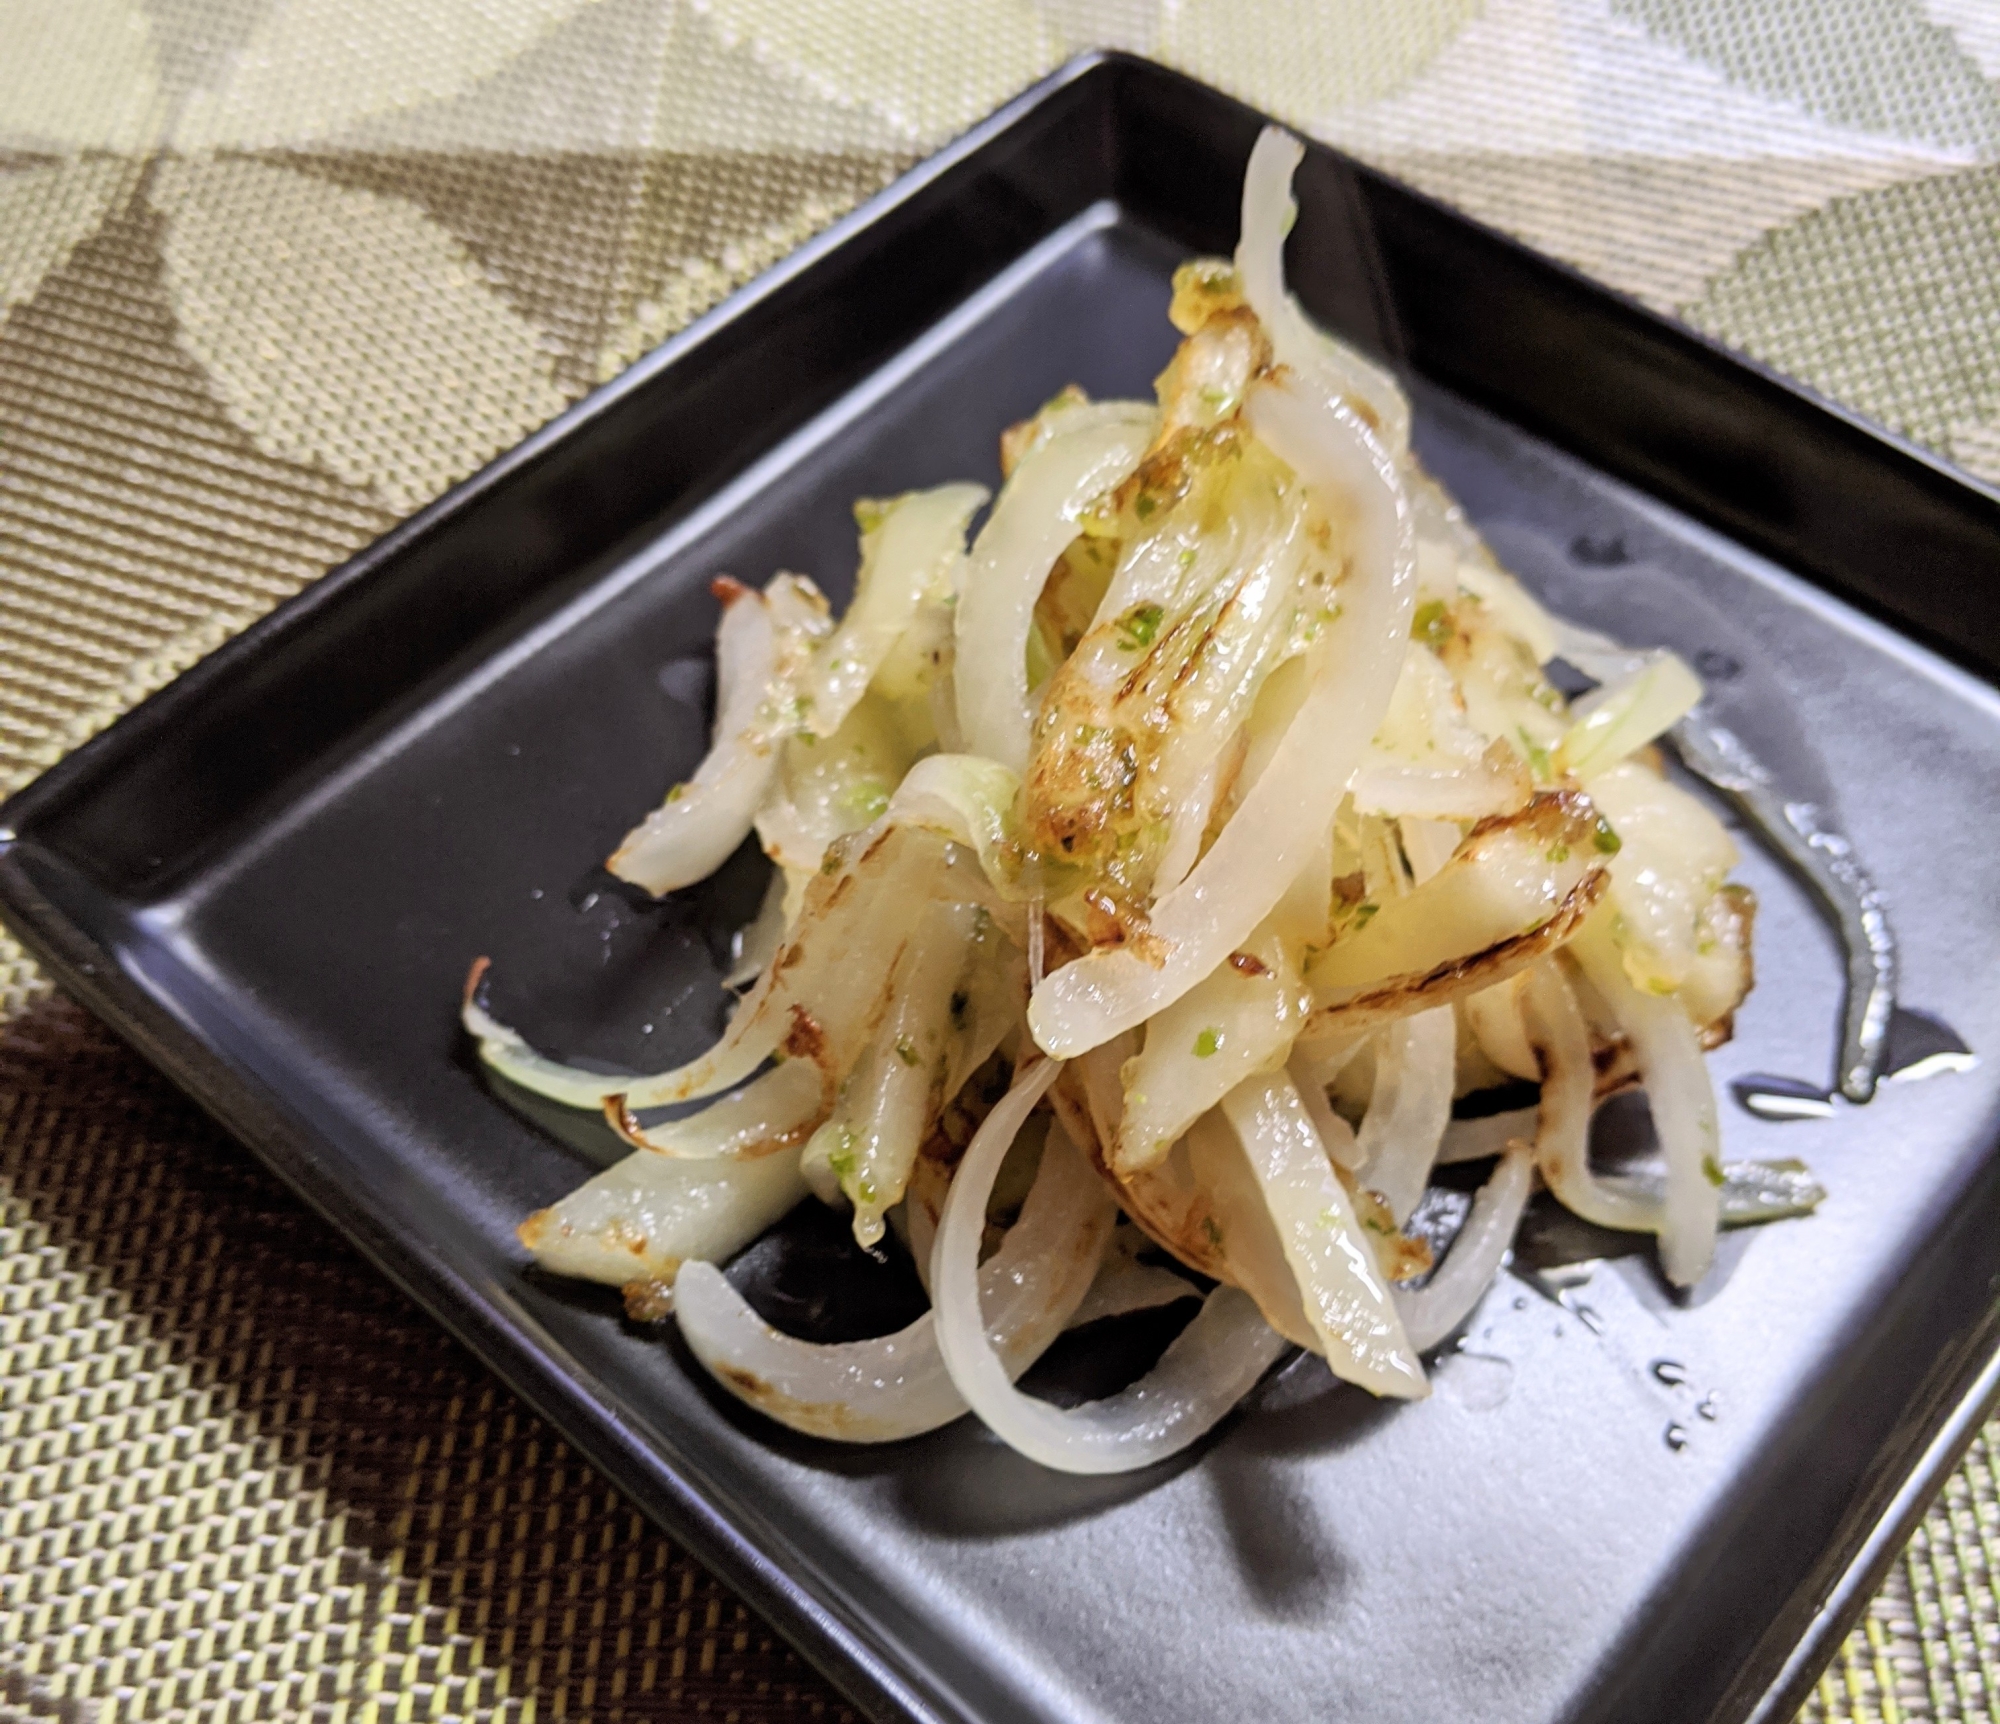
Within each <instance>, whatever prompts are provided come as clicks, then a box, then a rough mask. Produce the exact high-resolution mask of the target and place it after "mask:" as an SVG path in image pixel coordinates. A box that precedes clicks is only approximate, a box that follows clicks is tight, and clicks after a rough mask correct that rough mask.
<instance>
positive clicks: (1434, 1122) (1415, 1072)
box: [1355, 1006, 1458, 1227]
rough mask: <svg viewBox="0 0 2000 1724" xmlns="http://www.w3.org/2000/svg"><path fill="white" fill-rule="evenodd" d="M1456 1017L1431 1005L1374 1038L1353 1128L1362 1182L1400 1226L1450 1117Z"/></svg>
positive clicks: (1419, 1193) (1414, 1204) (1424, 1180)
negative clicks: (1371, 1085)
mask: <svg viewBox="0 0 2000 1724" xmlns="http://www.w3.org/2000/svg"><path fill="white" fill-rule="evenodd" d="M1457 1053H1458V1024H1457V1021H1456V1019H1455V1018H1454V1017H1453V1015H1452V1010H1451V1008H1450V1007H1449V1006H1434V1007H1432V1008H1431V1009H1430V1010H1429V1011H1423V1012H1418V1013H1416V1014H1415V1015H1414V1016H1413V1017H1409V1018H1405V1019H1404V1020H1402V1021H1401V1022H1400V1023H1394V1024H1388V1025H1385V1026H1384V1027H1383V1028H1382V1029H1381V1030H1380V1031H1378V1032H1377V1033H1376V1037H1375V1091H1374V1094H1373V1096H1372V1097H1371V1098H1370V1100H1369V1103H1368V1112H1367V1113H1366V1115H1364V1116H1363V1118H1362V1121H1361V1129H1360V1131H1359V1132H1357V1133H1356V1134H1355V1136H1356V1147H1357V1150H1358V1152H1359V1158H1360V1159H1359V1163H1358V1165H1357V1167H1356V1169H1355V1173H1356V1176H1357V1177H1358V1178H1359V1179H1360V1181H1361V1183H1362V1184H1363V1185H1365V1186H1367V1187H1368V1188H1369V1189H1370V1190H1371V1191H1374V1192H1375V1193H1376V1194H1377V1195H1379V1196H1380V1197H1381V1199H1382V1201H1383V1202H1384V1203H1386V1204H1387V1205H1388V1206H1389V1212H1390V1214H1392V1215H1393V1216H1395V1218H1396V1225H1397V1226H1398V1227H1400V1226H1402V1225H1403V1223H1405V1222H1406V1221H1408V1220H1409V1219H1410V1216H1411V1215H1412V1214H1413V1213H1414V1212H1415V1210H1416V1207H1417V1203H1418V1200H1419V1199H1421V1198H1422V1196H1423V1195H1424V1187H1425V1186H1426V1185H1427V1184H1428V1183H1429V1182H1430V1174H1431V1168H1432V1166H1433V1165H1434V1164H1435V1163H1436V1161H1437V1154H1438V1145H1439V1144H1440V1143H1441V1142H1442V1141H1443V1139H1444V1132H1445V1127H1446V1126H1447V1125H1449V1124H1450V1123H1451V1092H1452V1085H1453V1083H1454V1081H1455V1079H1456V1077H1457V1070H1458V1068H1457Z"/></svg>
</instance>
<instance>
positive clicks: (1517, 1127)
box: [1436, 1107, 1540, 1167]
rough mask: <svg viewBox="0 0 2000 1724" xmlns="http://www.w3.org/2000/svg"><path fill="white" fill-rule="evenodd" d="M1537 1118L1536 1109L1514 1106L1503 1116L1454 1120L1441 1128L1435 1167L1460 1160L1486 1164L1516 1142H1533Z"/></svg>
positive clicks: (1491, 1114)
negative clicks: (1442, 1139)
mask: <svg viewBox="0 0 2000 1724" xmlns="http://www.w3.org/2000/svg"><path fill="white" fill-rule="evenodd" d="M1539 1118H1540V1111H1539V1109H1536V1108H1532V1107H1516V1108H1509V1109H1508V1110H1507V1111H1506V1112H1505V1113H1488V1114H1481V1115H1480V1116H1479V1118H1477V1119H1455V1120H1453V1121H1452V1122H1451V1124H1450V1125H1448V1126H1446V1127H1445V1128H1444V1141H1443V1142H1442V1143H1440V1144H1439V1145H1438V1158H1437V1162H1436V1165H1437V1166H1439V1167H1450V1166H1452V1165H1453V1164H1455V1163H1457V1162H1461V1161H1486V1160H1489V1159H1491V1158H1492V1157H1493V1156H1496V1155H1499V1154H1501V1153H1503V1152H1504V1151H1505V1150H1506V1148H1507V1146H1508V1145H1509V1144H1510V1143H1513V1142H1514V1141H1515V1140H1516V1139H1519V1140H1520V1141H1521V1142H1523V1143H1533V1142H1534V1140H1535V1125H1536V1122H1537V1120H1538V1119H1539Z"/></svg>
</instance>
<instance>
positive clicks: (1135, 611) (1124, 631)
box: [1118, 605, 1167, 652]
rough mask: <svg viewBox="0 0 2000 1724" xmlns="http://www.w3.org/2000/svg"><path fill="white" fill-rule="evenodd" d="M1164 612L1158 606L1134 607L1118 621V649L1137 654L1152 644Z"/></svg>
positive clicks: (1164, 614) (1158, 630)
mask: <svg viewBox="0 0 2000 1724" xmlns="http://www.w3.org/2000/svg"><path fill="white" fill-rule="evenodd" d="M1166 614H1167V613H1166V611H1165V610H1164V609H1163V608H1162V607H1161V606H1159V605H1134V606H1133V607H1132V608H1131V609H1130V610H1129V611H1127V612H1126V613H1125V614H1124V615H1123V616H1122V617H1120V618H1119V619H1118V649H1119V651H1121V652H1137V651H1138V650H1139V649H1140V648H1141V647H1149V646H1151V645H1152V644H1153V639H1154V637H1155V636H1156V635H1157V634H1158V633H1159V632H1160V622H1161V619H1162V618H1164V617H1165V616H1166Z"/></svg>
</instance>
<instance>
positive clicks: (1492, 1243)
mask: <svg viewBox="0 0 2000 1724" xmlns="http://www.w3.org/2000/svg"><path fill="white" fill-rule="evenodd" d="M1534 1185H1535V1157H1534V1153H1533V1151H1532V1150H1530V1149H1529V1147H1528V1146H1527V1145H1526V1144H1525V1143H1519V1142H1516V1143H1513V1144H1510V1145H1509V1146H1508V1149H1507V1153H1506V1154H1505V1155H1503V1156H1501V1158H1500V1165H1499V1166H1498V1167H1496V1168H1495V1169H1494V1170H1493V1173H1492V1176H1491V1177H1490V1178H1489V1179H1488V1180H1487V1181H1486V1183H1485V1184H1484V1185H1482V1186H1481V1187H1480V1188H1479V1195H1478V1196H1477V1197H1476V1198H1474V1199H1473V1203H1472V1213H1471V1214H1470V1215H1469V1216H1467V1217H1466V1220H1465V1225H1464V1226H1463V1227H1462V1228H1460V1229H1459V1233H1458V1237H1457V1238H1456V1239H1454V1240H1453V1241H1452V1242H1451V1249H1450V1250H1449V1251H1447V1252H1446V1253H1445V1259H1444V1262H1443V1263H1442V1264H1441V1265H1440V1266H1439V1267H1438V1269H1437V1270H1436V1271H1435V1273H1433V1274H1432V1276H1431V1278H1430V1280H1429V1281H1428V1282H1427V1283H1426V1284H1425V1285H1424V1286H1423V1287H1421V1288H1419V1289H1418V1290H1417V1291H1415V1292H1413V1293H1400V1292H1399V1293H1398V1294H1397V1295H1396V1308H1397V1310H1398V1311H1400V1312H1401V1313H1402V1318H1403V1326H1404V1328H1405V1329H1406V1330H1407V1332H1408V1334H1409V1337H1410V1345H1411V1346H1412V1347H1414V1348H1416V1350H1417V1351H1418V1352H1420V1353H1427V1352H1429V1351H1430V1349H1431V1348H1433V1347H1435V1346H1436V1345H1437V1344H1438V1343H1439V1342H1440V1341H1442V1340H1443V1339H1444V1338H1445V1337H1446V1336H1447V1335H1449V1334H1450V1333H1451V1332H1452V1331H1453V1330H1454V1329H1456V1328H1457V1327H1458V1326H1459V1324H1461V1323H1463V1322H1464V1321H1465V1320H1466V1318H1468V1317H1469V1316H1471V1315H1472V1312H1473V1309H1474V1307H1475V1306H1477V1305H1478V1303H1479V1301H1480V1300H1481V1299H1482V1298H1484V1297H1485V1295H1486V1289H1487V1288H1488V1287H1490V1286H1492V1285H1493V1277H1494V1276H1495V1275H1497V1274H1499V1273H1500V1266H1501V1264H1502V1263H1503V1262H1505V1261H1506V1257H1507V1250H1508V1247H1509V1246H1511V1245H1512V1244H1513V1242H1514V1231H1515V1229H1516V1228H1518V1227H1519V1226H1520V1225H1521V1211H1522V1210H1523V1209H1524V1208H1525V1207H1526V1206H1527V1202H1528V1196H1529V1193H1530V1192H1532V1191H1533V1190H1534Z"/></svg>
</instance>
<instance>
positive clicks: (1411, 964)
mask: <svg viewBox="0 0 2000 1724" xmlns="http://www.w3.org/2000/svg"><path fill="white" fill-rule="evenodd" d="M1596 823H1597V811H1596V809H1595V807H1593V806H1592V804H1591V802H1590V800H1589V798H1587V797H1585V796H1582V795H1580V794H1578V793H1577V792H1575V791H1551V792H1545V793H1544V794H1542V795H1540V796H1537V797H1536V798H1535V800H1534V801H1533V802H1531V803H1530V804H1529V805H1528V806H1527V807H1526V808H1524V809H1523V810H1522V811H1521V812H1520V813H1519V814H1517V815H1513V816H1511V817H1510V818H1508V819H1505V820H1496V821H1490V822H1487V823H1486V824H1485V825H1484V826H1482V827H1481V828H1479V829H1477V830H1475V831H1474V832H1473V833H1472V835H1471V836H1470V837H1469V838H1467V839H1466V840H1465V842H1464V843H1463V844H1461V845H1460V846H1459V847H1458V851H1457V853H1456V854H1455V855H1454V856H1453V857H1452V858H1451V860H1450V861H1448V862H1447V863H1445V865H1444V866H1443V867H1442V868H1440V869H1439V870H1438V871H1437V873H1436V874H1435V875H1434V876H1432V877H1431V878H1430V879H1429V880H1426V881H1425V882H1424V883H1423V884H1422V885H1421V886H1418V887H1417V888H1416V889H1415V890H1414V891H1412V892H1410V893H1408V894H1406V895H1405V896H1402V897H1400V898H1392V899H1390V901H1388V902H1387V903H1384V904H1382V905H1381V906H1380V908H1379V909H1378V910H1377V911H1376V912H1375V913H1374V915H1373V916H1372V918H1371V919H1370V920H1369V921H1368V922H1366V923H1365V924H1364V925H1363V926H1361V927H1360V928H1358V929H1357V930H1355V931H1354V932H1352V933H1350V934H1347V935H1346V936H1345V937H1343V938H1342V939H1340V940H1338V941H1337V942H1336V943H1335V944H1334V945H1333V947H1332V948H1331V949H1330V950H1328V951H1327V952H1326V953H1325V954H1324V955H1323V956H1322V957H1320V958H1319V959H1318V960H1317V961H1316V962H1315V963H1314V964H1313V966H1312V969H1311V971H1310V973H1309V979H1310V980H1311V982H1312V984H1313V988H1314V991H1315V992H1316V993H1317V994H1318V995H1319V996H1320V998H1321V1000H1322V1001H1323V1003H1325V1004H1327V1005H1329V1006H1331V1005H1335V1004H1338V1003H1340V1002H1341V1001H1343V1000H1344V999H1345V998H1347V997H1349V996H1351V995H1352V994H1354V993H1356V992H1359V991H1360V990H1362V989H1367V988H1373V987H1377V986H1380V985H1381V984H1382V983H1384V982H1386V981H1388V980H1389V979H1390V978H1392V977H1395V976H1421V975H1425V974H1428V973H1429V972H1430V971H1432V970H1435V969H1437V968H1438V967H1440V966H1442V965H1446V964H1454V963H1460V962H1462V961H1464V960H1466V959H1469V958H1472V957H1475V956H1477V955H1478V954H1479V953H1481V952H1484V951H1486V950H1488V949H1489V948H1491V947H1493V946H1496V945H1498V944H1500V943H1501V942H1502V941H1505V940H1508V939H1511V938H1513V937H1515V936H1517V935H1520V934H1524V933H1527V932H1529V931H1531V930H1533V929H1535V928H1538V927H1540V926H1542V925H1543V924H1544V923H1546V922H1548V921H1549V920H1550V918H1551V917H1553V916H1554V915H1555V914H1556V912H1557V910H1558V909H1559V908H1560V907H1561V906H1562V904H1563V902H1564V901H1565V899H1567V898H1568V896H1569V895H1570V894H1571V893H1572V892H1573V891H1574V890H1575V889H1576V888H1577V886H1578V885H1580V884H1581V883H1582V882H1583V881H1584V880H1585V879H1586V878H1587V877H1588V876H1589V875H1591V874H1593V873H1598V872H1601V871H1602V868H1603V863H1604V856H1603V855H1602V854H1601V853H1600V852H1599V851H1597V850H1596V849H1595V847H1594V846H1595V837H1596Z"/></svg>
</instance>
